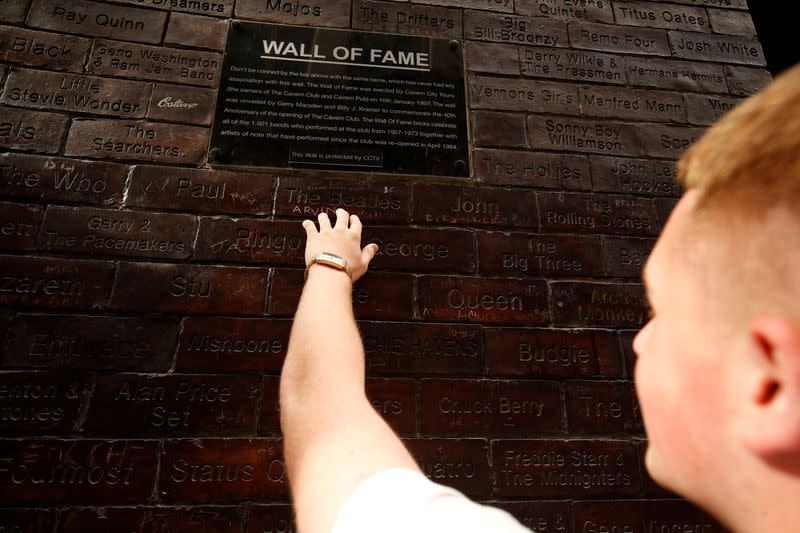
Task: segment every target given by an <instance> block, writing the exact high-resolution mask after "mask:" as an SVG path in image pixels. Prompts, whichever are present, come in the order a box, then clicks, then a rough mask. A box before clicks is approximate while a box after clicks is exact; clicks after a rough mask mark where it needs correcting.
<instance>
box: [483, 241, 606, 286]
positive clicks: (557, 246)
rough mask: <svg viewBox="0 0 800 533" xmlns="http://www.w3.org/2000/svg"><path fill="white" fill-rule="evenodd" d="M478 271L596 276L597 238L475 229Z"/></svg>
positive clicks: (484, 272)
mask: <svg viewBox="0 0 800 533" xmlns="http://www.w3.org/2000/svg"><path fill="white" fill-rule="evenodd" d="M478 264H479V265H480V273H481V274H482V275H489V276H542V275H554V276H598V275H600V274H601V273H602V271H603V268H602V264H601V261H600V239H599V238H597V237H579V236H568V235H559V236H558V237H552V236H547V235H534V234H526V233H501V232H486V231H481V232H478Z"/></svg>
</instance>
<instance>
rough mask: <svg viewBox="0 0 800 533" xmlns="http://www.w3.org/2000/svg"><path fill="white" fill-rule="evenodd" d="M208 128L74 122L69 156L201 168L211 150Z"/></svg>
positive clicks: (94, 121)
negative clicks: (209, 148) (199, 164)
mask: <svg viewBox="0 0 800 533" xmlns="http://www.w3.org/2000/svg"><path fill="white" fill-rule="evenodd" d="M208 134H209V131H208V129H206V128H197V127H192V126H177V125H175V124H159V123H156V122H135V121H125V120H102V119H100V120H74V121H73V122H72V126H71V127H70V129H69V136H68V137H67V146H66V148H65V149H64V152H65V154H66V155H72V156H90V157H105V158H108V159H123V160H124V159H128V160H141V161H155V162H159V163H183V164H197V163H201V162H203V160H204V159H205V155H206V148H207V147H208Z"/></svg>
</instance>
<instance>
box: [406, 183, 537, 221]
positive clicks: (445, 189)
mask: <svg viewBox="0 0 800 533" xmlns="http://www.w3.org/2000/svg"><path fill="white" fill-rule="evenodd" d="M414 221H415V222H423V223H428V224H448V225H489V226H513V227H516V228H519V227H536V226H538V225H539V218H538V212H537V209H536V200H535V198H534V193H533V191H520V190H519V189H501V188H498V187H461V186H453V185H433V184H421V183H415V184H414Z"/></svg>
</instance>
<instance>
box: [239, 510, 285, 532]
mask: <svg viewBox="0 0 800 533" xmlns="http://www.w3.org/2000/svg"><path fill="white" fill-rule="evenodd" d="M248 507H249V509H250V513H249V514H248V517H247V530H246V531H245V532H244V533H294V532H296V531H297V524H296V523H295V518H294V511H293V510H292V506H291V505H288V504H274V505H252V504H251V505H249V506H248Z"/></svg>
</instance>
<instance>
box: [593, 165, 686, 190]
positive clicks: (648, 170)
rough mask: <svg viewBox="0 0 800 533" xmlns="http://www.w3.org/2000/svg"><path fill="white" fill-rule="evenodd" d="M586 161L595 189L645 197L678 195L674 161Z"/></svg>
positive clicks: (679, 188)
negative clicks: (588, 164) (589, 166)
mask: <svg viewBox="0 0 800 533" xmlns="http://www.w3.org/2000/svg"><path fill="white" fill-rule="evenodd" d="M589 163H590V165H591V169H592V186H593V189H594V190H596V191H603V192H614V193H620V194H642V195H648V196H650V195H657V196H680V194H681V191H682V188H681V186H680V184H679V183H678V182H677V181H675V162H674V161H670V160H657V159H629V158H625V157H601V156H591V157H590V158H589Z"/></svg>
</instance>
